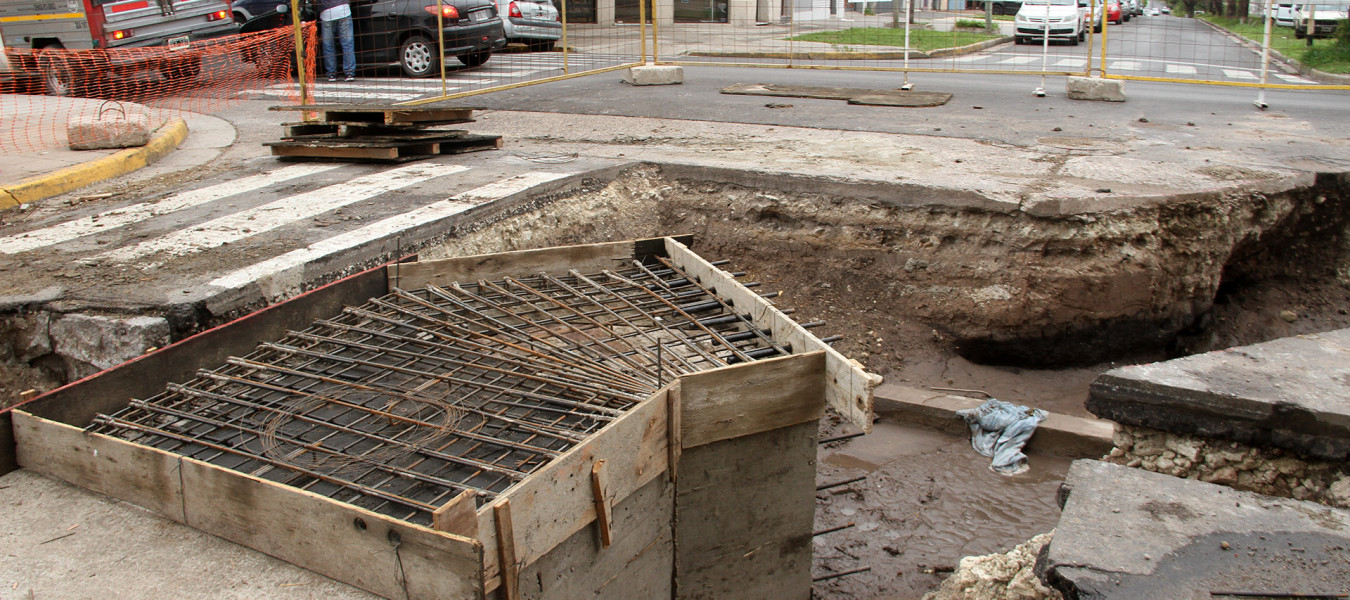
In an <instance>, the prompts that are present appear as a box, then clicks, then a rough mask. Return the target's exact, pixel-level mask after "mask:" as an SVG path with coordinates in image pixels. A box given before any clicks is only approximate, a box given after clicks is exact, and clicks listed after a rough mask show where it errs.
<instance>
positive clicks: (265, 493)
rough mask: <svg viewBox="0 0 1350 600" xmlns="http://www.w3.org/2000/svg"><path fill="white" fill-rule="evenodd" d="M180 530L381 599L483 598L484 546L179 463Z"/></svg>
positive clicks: (257, 481)
mask: <svg viewBox="0 0 1350 600" xmlns="http://www.w3.org/2000/svg"><path fill="white" fill-rule="evenodd" d="M182 473H183V488H184V490H185V493H184V497H183V503H184V506H185V510H184V513H185V515H186V518H187V521H186V522H187V524H188V525H190V526H192V527H195V528H197V529H200V530H202V531H205V532H208V533H211V534H214V535H217V536H220V537H222V538H225V539H227V540H230V541H233V542H236V543H239V544H242V545H245V546H248V547H250V548H254V549H256V550H259V551H261V552H265V553H267V554H270V555H272V556H275V557H277V558H280V559H282V560H285V561H287V562H289V563H292V564H295V565H298V566H301V567H304V568H306V569H309V570H311V571H314V572H316V573H320V574H323V575H327V576H329V577H332V578H333V579H336V580H338V581H342V582H344V583H348V584H351V585H354V586H356V587H359V588H361V589H364V590H368V591H370V592H372V593H375V594H379V595H381V596H384V597H386V598H407V599H409V600H416V599H426V600H432V599H441V598H482V597H483V592H482V553H483V547H482V545H481V544H479V543H478V542H477V541H476V540H472V539H469V538H463V537H458V536H454V535H450V534H445V533H440V532H436V531H432V530H431V529H428V528H425V527H420V526H417V525H412V524H409V523H406V522H403V521H398V520H395V519H392V518H390V517H386V516H384V515H380V514H377V513H374V512H371V511H368V510H363V509H360V508H357V507H355V506H351V505H349V504H344V503H341V502H337V501H335V500H331V499H329V498H326V497H323V496H320V495H318V494H313V493H310V492H306V491H304V490H299V489H296V488H292V487H288V486H284V485H281V484H278V483H273V482H271V481H266V480H264V479H259V478H256V477H251V476H247V475H243V474H240V473H237V472H234V471H230V470H227V469H222V468H220V467H216V466H214V465H210V464H207V463H204V462H201V461H197V460H193V459H190V458H184V459H183V467H182Z"/></svg>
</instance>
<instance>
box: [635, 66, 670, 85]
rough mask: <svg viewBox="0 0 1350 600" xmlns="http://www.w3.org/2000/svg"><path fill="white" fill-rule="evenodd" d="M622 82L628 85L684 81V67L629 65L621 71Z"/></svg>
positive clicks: (664, 83) (665, 83)
mask: <svg viewBox="0 0 1350 600" xmlns="http://www.w3.org/2000/svg"><path fill="white" fill-rule="evenodd" d="M623 80H624V83H628V84H630V85H674V84H677V83H684V67H679V66H671V65H646V66H641V67H629V68H628V69H627V70H625V71H624V72H623Z"/></svg>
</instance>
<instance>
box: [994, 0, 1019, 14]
mask: <svg viewBox="0 0 1350 600" xmlns="http://www.w3.org/2000/svg"><path fill="white" fill-rule="evenodd" d="M990 4H992V6H991V7H990V12H992V13H994V14H996V15H1015V14H1017V11H1019V10H1022V0H1014V1H1012V2H1006V1H1004V0H994V1H993V2H991V3H990Z"/></svg>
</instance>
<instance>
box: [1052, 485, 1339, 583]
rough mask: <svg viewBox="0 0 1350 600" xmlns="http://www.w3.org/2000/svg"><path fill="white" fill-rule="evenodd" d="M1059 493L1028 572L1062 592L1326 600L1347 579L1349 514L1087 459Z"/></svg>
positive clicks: (1311, 504) (1312, 504)
mask: <svg viewBox="0 0 1350 600" xmlns="http://www.w3.org/2000/svg"><path fill="white" fill-rule="evenodd" d="M1060 494H1061V504H1062V505H1063V507H1064V510H1063V512H1062V513H1061V516H1060V519H1059V524H1058V525H1056V527H1055V536H1054V539H1053V540H1052V541H1051V542H1050V545H1049V547H1048V548H1047V549H1046V550H1045V551H1044V552H1043V553H1042V555H1041V559H1040V561H1039V562H1038V564H1037V571H1038V574H1039V575H1040V576H1041V578H1042V579H1043V580H1044V581H1045V582H1046V583H1048V584H1050V585H1051V587H1054V588H1056V589H1058V590H1059V591H1060V592H1061V593H1062V594H1064V597H1065V598H1094V599H1099V600H1116V599H1119V600H1135V599H1138V598H1202V597H1203V598H1209V597H1211V596H1225V595H1228V594H1218V593H1215V591H1216V590H1235V591H1239V592H1241V591H1248V592H1250V591H1253V590H1267V591H1270V593H1271V596H1276V597H1278V596H1281V595H1282V594H1286V593H1287V594H1288V597H1293V596H1295V595H1299V596H1301V597H1307V598H1311V597H1332V596H1334V595H1337V594H1340V593H1342V592H1344V591H1345V589H1346V588H1345V582H1346V581H1350V511H1345V510H1338V509H1334V508H1330V507H1327V506H1323V505H1320V504H1314V503H1312V502H1303V501H1299V500H1291V499H1286V498H1272V497H1270V496H1263V495H1261V494H1256V493H1253V492H1244V491H1238V490H1234V489H1231V488H1227V487H1223V486H1220V485H1215V484H1212V483H1205V482H1202V481H1195V480H1193V479H1180V478H1177V477H1171V476H1169V475H1162V474H1159V473H1150V472H1148V471H1143V470H1141V469H1131V468H1127V467H1122V466H1118V465H1112V464H1107V463H1102V462H1097V461H1088V460H1080V461H1075V462H1074V463H1073V465H1072V466H1071V467H1070V468H1069V473H1068V475H1067V476H1066V477H1065V480H1064V486H1063V487H1062V488H1061V490H1060ZM1275 592H1280V593H1275ZM1289 592H1297V593H1296V594H1294V593H1289ZM1237 595H1238V594H1232V596H1237ZM1250 595H1256V594H1250Z"/></svg>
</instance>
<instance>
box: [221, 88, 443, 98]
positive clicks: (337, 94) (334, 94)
mask: <svg viewBox="0 0 1350 600" xmlns="http://www.w3.org/2000/svg"><path fill="white" fill-rule="evenodd" d="M450 89H455V88H450ZM299 93H300V92H296V91H291V90H284V89H283V90H258V89H252V90H240V91H239V92H238V93H236V95H238V96H266V97H278V96H280V97H286V96H289V95H291V94H299ZM418 96H419V94H382V93H379V92H347V91H336V90H314V94H313V96H312V97H313V98H316V99H317V98H332V99H340V98H379V99H381V100H412V99H414V98H417V97H418Z"/></svg>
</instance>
